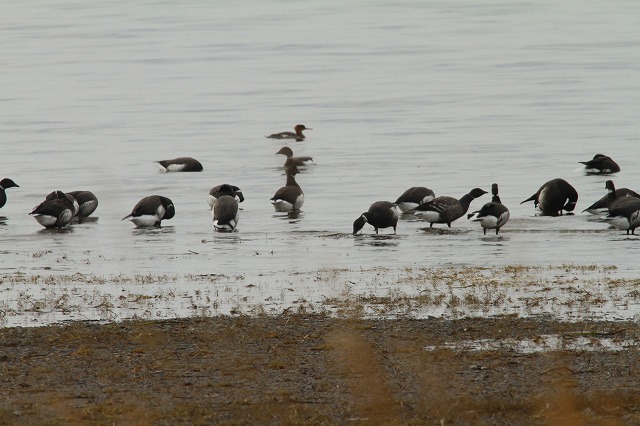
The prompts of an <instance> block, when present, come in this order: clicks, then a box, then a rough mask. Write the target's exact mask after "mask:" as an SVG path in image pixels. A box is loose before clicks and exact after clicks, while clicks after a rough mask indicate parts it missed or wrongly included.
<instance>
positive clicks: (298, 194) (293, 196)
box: [271, 166, 304, 212]
mask: <svg viewBox="0 0 640 426" xmlns="http://www.w3.org/2000/svg"><path fill="white" fill-rule="evenodd" d="M298 173H299V170H298V168H297V167H296V166H291V167H289V168H288V169H287V183H286V185H285V186H283V187H282V188H280V189H278V190H277V191H276V193H275V194H274V195H273V197H271V204H273V208H274V209H276V211H277V212H297V211H299V210H300V207H302V204H304V193H303V192H302V189H301V188H300V185H298V182H296V179H295V175H297V174H298Z"/></svg>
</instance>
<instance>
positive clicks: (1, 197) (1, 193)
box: [0, 178, 19, 209]
mask: <svg viewBox="0 0 640 426" xmlns="http://www.w3.org/2000/svg"><path fill="white" fill-rule="evenodd" d="M7 188H19V186H18V184H17V183H15V182H14V181H13V180H11V179H9V178H4V179H2V180H0V209H1V208H2V207H4V205H5V204H7V193H6V192H5V189H7Z"/></svg>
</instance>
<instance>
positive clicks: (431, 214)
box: [413, 188, 487, 228]
mask: <svg viewBox="0 0 640 426" xmlns="http://www.w3.org/2000/svg"><path fill="white" fill-rule="evenodd" d="M486 193H487V191H485V190H483V189H480V188H473V189H472V190H471V191H470V192H469V193H468V194H466V195H464V196H463V197H462V198H460V199H459V200H458V199H455V198H453V197H448V196H440V197H436V198H435V199H434V200H433V201H430V202H428V203H425V204H422V205H420V206H418V207H417V208H416V209H415V210H413V212H414V213H413V214H414V215H416V216H418V217H420V218H422V219H424V220H425V221H427V222H429V227H430V228H433V224H434V223H446V224H447V226H448V227H451V223H452V222H453V221H455V220H457V219H459V218H460V217H462V216H463V215H464V214H465V213H466V212H467V211H468V210H469V205H470V204H471V201H473V200H474V199H476V198H478V197H481V196H482V195H484V194H486Z"/></svg>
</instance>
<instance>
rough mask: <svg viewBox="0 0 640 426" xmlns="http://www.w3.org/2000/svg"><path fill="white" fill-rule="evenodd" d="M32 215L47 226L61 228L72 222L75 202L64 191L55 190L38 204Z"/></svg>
mask: <svg viewBox="0 0 640 426" xmlns="http://www.w3.org/2000/svg"><path fill="white" fill-rule="evenodd" d="M29 214H30V215H33V217H34V218H35V219H36V220H37V221H38V223H39V224H40V225H42V226H44V227H45V228H58V229H61V228H62V227H64V226H67V225H68V224H69V223H71V219H73V216H74V214H75V207H74V205H73V202H72V201H71V199H70V198H69V197H67V194H65V193H64V192H62V191H54V192H52V193H50V194H49V195H47V197H46V199H45V200H44V201H43V202H42V203H40V204H39V205H37V206H36V207H35V208H34V209H33V210H32V211H31V213H29Z"/></svg>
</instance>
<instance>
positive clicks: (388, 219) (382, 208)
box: [353, 201, 398, 235]
mask: <svg viewBox="0 0 640 426" xmlns="http://www.w3.org/2000/svg"><path fill="white" fill-rule="evenodd" d="M365 223H368V224H369V225H371V226H373V229H375V231H376V234H377V233H378V229H383V228H389V227H392V228H393V233H394V234H395V233H396V226H398V210H397V209H396V205H395V204H394V203H391V202H389V201H376V202H375V203H373V204H371V206H370V207H369V210H367V211H366V212H364V213H362V214H361V215H360V217H358V218H357V219H356V220H355V221H354V222H353V235H356V234H357V233H358V232H359V231H360V230H361V229H362V228H363V227H364V224H365Z"/></svg>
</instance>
